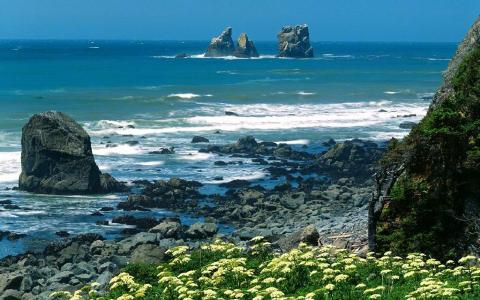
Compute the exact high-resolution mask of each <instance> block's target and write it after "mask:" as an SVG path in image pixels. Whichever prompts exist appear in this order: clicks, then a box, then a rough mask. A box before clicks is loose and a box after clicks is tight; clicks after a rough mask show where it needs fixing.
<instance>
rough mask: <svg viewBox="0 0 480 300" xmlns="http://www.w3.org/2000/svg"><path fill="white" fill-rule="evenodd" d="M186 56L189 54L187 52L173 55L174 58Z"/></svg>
mask: <svg viewBox="0 0 480 300" xmlns="http://www.w3.org/2000/svg"><path fill="white" fill-rule="evenodd" d="M187 57H190V55H188V54H187V53H179V54H177V55H175V58H187Z"/></svg>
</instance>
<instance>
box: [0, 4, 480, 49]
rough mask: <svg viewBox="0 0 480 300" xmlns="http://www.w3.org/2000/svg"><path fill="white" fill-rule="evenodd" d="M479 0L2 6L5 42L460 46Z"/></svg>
mask: <svg viewBox="0 0 480 300" xmlns="http://www.w3.org/2000/svg"><path fill="white" fill-rule="evenodd" d="M479 14H480V0H330V1H325V0H297V1H292V0H240V1H239V0H235V1H233V0H0V39H15V38H16V39H43V38H52V39H153V40H207V39H210V38H211V37H212V36H213V35H217V34H218V33H219V32H220V31H221V30H222V28H223V27H225V26H232V27H233V29H234V35H236V34H238V33H239V32H247V33H248V34H249V36H250V37H251V38H252V39H254V40H275V36H276V33H277V32H278V30H279V29H280V28H281V26H282V25H286V24H296V23H307V24H309V26H310V32H311V39H312V40H315V41H425V42H437V41H446V42H457V41H459V40H461V38H462V37H463V35H464V34H465V32H466V31H467V29H468V27H469V26H470V25H471V24H472V23H473V21H474V20H475V18H476V17H477V16H478V15H479Z"/></svg>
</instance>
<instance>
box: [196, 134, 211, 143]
mask: <svg viewBox="0 0 480 300" xmlns="http://www.w3.org/2000/svg"><path fill="white" fill-rule="evenodd" d="M209 142H210V140H209V139H207V138H205V137H203V136H198V135H196V136H194V137H193V138H192V143H193V144H195V143H209Z"/></svg>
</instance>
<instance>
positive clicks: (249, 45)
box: [233, 33, 259, 58]
mask: <svg viewBox="0 0 480 300" xmlns="http://www.w3.org/2000/svg"><path fill="white" fill-rule="evenodd" d="M233 55H234V56H236V57H243V58H248V57H258V56H259V55H258V52H257V49H256V48H255V45H254V44H253V42H252V41H250V40H249V39H248V36H247V34H246V33H241V34H240V36H239V37H238V40H237V49H235V52H234V54H233Z"/></svg>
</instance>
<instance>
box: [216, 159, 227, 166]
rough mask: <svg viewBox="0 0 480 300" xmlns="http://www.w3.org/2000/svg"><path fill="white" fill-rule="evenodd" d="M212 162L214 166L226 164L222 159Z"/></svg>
mask: <svg viewBox="0 0 480 300" xmlns="http://www.w3.org/2000/svg"><path fill="white" fill-rule="evenodd" d="M213 164H214V165H216V166H226V165H228V164H227V163H226V162H224V161H223V160H218V161H216V162H214V163H213Z"/></svg>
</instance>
